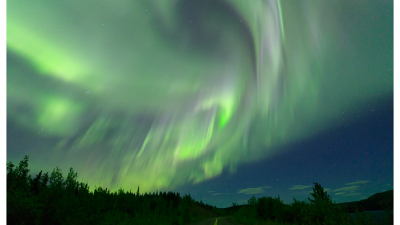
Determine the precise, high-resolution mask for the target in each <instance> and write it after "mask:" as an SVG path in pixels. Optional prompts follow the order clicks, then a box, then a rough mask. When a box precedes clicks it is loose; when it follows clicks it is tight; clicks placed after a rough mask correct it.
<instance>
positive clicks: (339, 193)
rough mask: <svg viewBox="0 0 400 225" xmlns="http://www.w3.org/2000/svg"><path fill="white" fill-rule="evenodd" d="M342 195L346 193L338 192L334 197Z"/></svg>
mask: <svg viewBox="0 0 400 225" xmlns="http://www.w3.org/2000/svg"><path fill="white" fill-rule="evenodd" d="M344 194H346V192H338V193H335V195H344Z"/></svg>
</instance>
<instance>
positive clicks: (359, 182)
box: [345, 180, 371, 186]
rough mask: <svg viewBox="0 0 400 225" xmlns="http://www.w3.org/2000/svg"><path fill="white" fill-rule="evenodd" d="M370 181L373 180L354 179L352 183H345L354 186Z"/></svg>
mask: <svg viewBox="0 0 400 225" xmlns="http://www.w3.org/2000/svg"><path fill="white" fill-rule="evenodd" d="M369 182H371V181H369V180H358V181H354V182H351V183H347V184H345V185H350V186H354V185H360V184H366V183H369Z"/></svg>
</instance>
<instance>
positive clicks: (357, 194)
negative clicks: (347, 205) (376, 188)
mask: <svg viewBox="0 0 400 225" xmlns="http://www.w3.org/2000/svg"><path fill="white" fill-rule="evenodd" d="M360 194H361V193H350V194H347V195H343V196H352V195H360Z"/></svg>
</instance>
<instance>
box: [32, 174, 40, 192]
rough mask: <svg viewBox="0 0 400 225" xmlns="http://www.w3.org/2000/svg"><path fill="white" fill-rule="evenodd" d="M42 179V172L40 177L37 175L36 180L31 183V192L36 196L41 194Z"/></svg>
mask: <svg viewBox="0 0 400 225" xmlns="http://www.w3.org/2000/svg"><path fill="white" fill-rule="evenodd" d="M41 177H42V171H40V173H39V174H38V175H36V177H35V179H33V181H32V182H31V191H32V193H33V194H34V195H37V194H38V193H39V185H40V184H39V182H40V178H41Z"/></svg>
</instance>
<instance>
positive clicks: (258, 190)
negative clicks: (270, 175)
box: [238, 186, 271, 195]
mask: <svg viewBox="0 0 400 225" xmlns="http://www.w3.org/2000/svg"><path fill="white" fill-rule="evenodd" d="M267 188H271V187H269V186H263V187H257V188H245V189H240V190H239V191H238V193H239V194H245V195H251V194H260V193H264V190H263V189H267Z"/></svg>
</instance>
